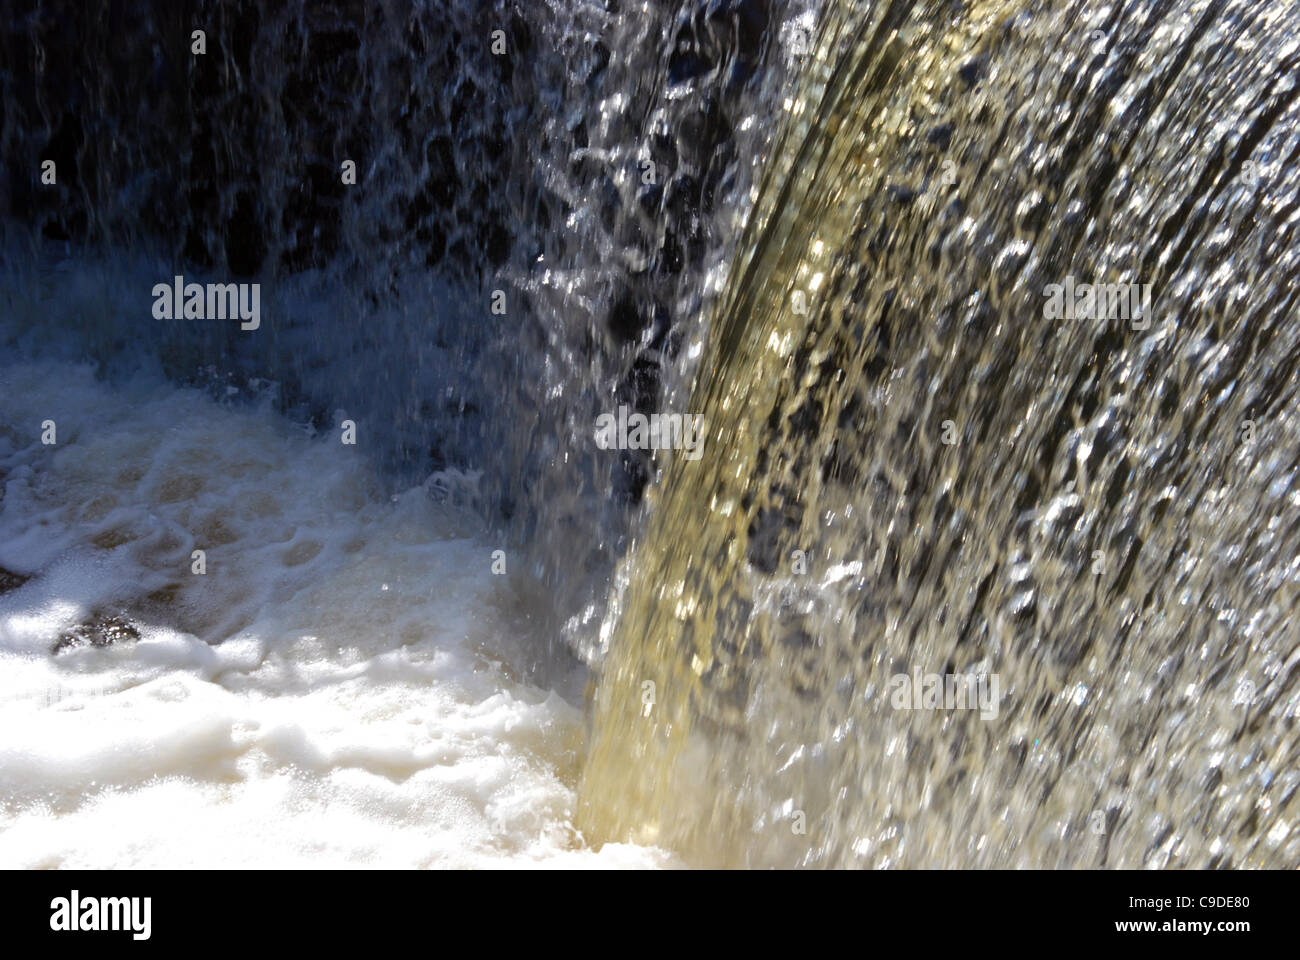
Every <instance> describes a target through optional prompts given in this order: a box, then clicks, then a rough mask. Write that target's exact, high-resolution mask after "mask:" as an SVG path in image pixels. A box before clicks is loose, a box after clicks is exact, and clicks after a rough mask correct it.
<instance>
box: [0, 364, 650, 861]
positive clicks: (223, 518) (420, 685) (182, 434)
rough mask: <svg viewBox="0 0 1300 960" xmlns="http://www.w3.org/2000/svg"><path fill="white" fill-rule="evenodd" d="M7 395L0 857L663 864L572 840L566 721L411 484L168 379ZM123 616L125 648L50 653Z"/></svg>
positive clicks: (491, 591)
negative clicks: (50, 423)
mask: <svg viewBox="0 0 1300 960" xmlns="http://www.w3.org/2000/svg"><path fill="white" fill-rule="evenodd" d="M0 395H3V396H4V397H5V403H4V405H3V408H2V409H0V481H2V482H3V485H4V486H3V491H4V499H3V501H0V566H3V567H6V568H8V569H10V570H12V571H16V572H19V573H24V574H32V575H34V578H33V579H32V580H30V581H29V582H27V583H26V584H24V585H23V586H21V587H19V588H17V589H16V590H13V591H11V592H9V593H7V594H4V595H0V730H3V731H4V733H3V736H2V738H0V866H3V867H15V866H17V867H83V868H98V867H169V866H183V867H191V866H193V867H231V866H259V867H281V866H283V867H302V866H320V867H323V866H355V865H363V866H374V867H407V866H411V867H428V866H478V865H516V866H527V865H560V866H667V865H672V863H673V861H672V860H671V859H670V858H669V857H668V856H667V855H665V854H664V853H662V852H661V851H658V850H653V849H646V848H639V847H630V846H620V845H606V846H605V847H603V848H602V849H601V850H600V851H598V852H596V851H592V850H590V849H588V848H586V847H585V846H584V845H583V844H582V842H581V838H579V837H578V836H576V834H575V831H574V829H573V826H572V814H573V811H574V807H575V798H574V789H573V788H574V778H575V776H576V769H577V763H578V758H579V755H580V750H581V736H582V720H581V715H580V712H579V710H578V709H576V708H575V707H573V706H571V705H570V704H569V703H567V702H565V700H563V699H562V698H561V697H560V696H558V695H557V694H555V693H553V692H548V691H544V690H540V689H537V688H534V687H532V686H530V685H528V684H527V683H524V682H520V681H518V680H517V679H514V677H516V676H517V675H518V674H517V672H516V671H514V670H512V668H511V664H510V660H511V656H512V651H515V650H516V648H515V646H514V644H515V643H516V642H517V641H518V638H516V637H512V636H510V635H509V634H508V631H507V630H506V628H505V627H504V626H503V622H504V619H505V618H504V617H502V616H500V615H499V614H498V613H497V612H496V611H497V609H498V599H499V595H500V592H501V591H503V590H506V589H508V580H507V578H505V577H494V576H492V575H491V572H490V564H491V552H492V550H493V549H495V546H494V545H491V544H485V543H483V542H481V541H480V540H478V539H476V538H475V537H473V536H470V535H468V528H467V527H466V526H465V524H464V522H463V520H462V519H461V518H457V517H456V516H454V515H452V514H450V513H449V512H447V511H446V510H444V509H442V508H439V507H438V506H437V505H436V504H435V503H433V501H432V500H431V498H430V497H429V496H428V494H427V492H426V491H425V490H424V489H415V490H411V491H407V492H406V493H403V494H401V495H399V496H396V497H388V496H385V495H384V493H383V491H382V488H381V485H380V483H379V482H378V481H377V479H376V478H375V476H374V475H373V474H372V473H371V472H370V471H369V470H368V468H367V466H366V464H365V462H364V459H363V456H362V455H361V452H360V451H358V450H357V449H356V448H353V447H348V446H344V445H342V444H340V443H339V442H338V439H337V436H336V435H333V434H329V435H326V436H322V437H316V438H311V439H309V438H307V437H306V436H305V435H304V434H302V433H301V432H299V431H295V430H294V429H293V427H292V425H290V424H287V423H285V422H284V421H283V420H281V419H279V418H277V417H276V416H275V415H274V414H272V413H271V412H269V411H267V410H261V411H254V410H248V409H233V408H227V407H223V406H221V405H219V404H217V403H215V402H214V401H212V400H211V399H209V398H207V397H206V396H205V395H203V394H202V393H200V392H198V391H193V390H184V389H177V388H175V387H173V386H169V385H167V384H164V383H161V382H148V381H147V380H145V381H141V382H138V383H136V384H134V385H131V386H129V387H113V388H110V387H107V386H105V385H104V384H102V383H100V382H97V381H96V380H95V379H94V378H93V377H92V376H91V374H90V372H89V371H88V370H86V369H82V368H77V367H73V366H70V365H68V364H63V363H38V362H27V363H17V364H10V365H8V366H4V367H0ZM49 419H52V420H54V421H55V422H56V425H57V430H58V435H57V436H58V443H57V445H55V446H44V445H42V444H41V443H40V433H41V423H42V421H45V420H49ZM362 436H364V433H363V434H362ZM194 549H203V550H205V551H206V553H207V571H208V572H207V574H206V575H203V576H198V575H195V574H193V573H191V551H192V550H194ZM115 611H121V612H123V613H125V614H126V615H127V616H129V617H130V618H131V619H132V621H133V622H134V623H135V624H136V625H137V626H138V628H139V631H140V639H139V640H138V641H128V642H122V643H118V644H115V645H113V646H109V647H80V648H77V649H72V650H66V651H64V652H62V653H59V654H58V655H52V654H51V653H50V650H51V647H52V645H53V643H54V642H55V641H56V640H57V638H58V637H59V636H60V634H61V633H62V632H63V631H66V630H68V629H70V628H72V627H74V626H75V625H77V624H78V623H82V622H85V621H86V620H87V619H88V618H92V617H93V616H95V615H97V614H100V615H102V614H104V613H105V612H115Z"/></svg>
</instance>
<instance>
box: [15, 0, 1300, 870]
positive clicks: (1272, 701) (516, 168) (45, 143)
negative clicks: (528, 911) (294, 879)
mask: <svg viewBox="0 0 1300 960" xmlns="http://www.w3.org/2000/svg"><path fill="white" fill-rule="evenodd" d="M132 12H133V13H134V14H136V15H134V16H132V15H129V14H128V11H127V9H126V7H125V6H124V7H122V8H119V7H117V6H115V5H106V6H105V8H104V9H103V11H102V12H100V13H97V14H91V15H85V14H75V15H74V14H70V13H69V10H68V5H67V4H63V3H32V4H28V5H27V6H26V7H24V9H22V10H19V11H15V15H14V16H13V17H12V18H11V20H10V22H9V23H8V24H7V25H6V27H5V30H6V33H5V35H4V38H3V42H4V50H5V53H6V57H5V62H6V64H7V65H6V66H4V67H3V69H2V70H0V79H2V80H3V84H4V92H5V95H6V96H5V103H6V109H5V113H4V115H3V117H2V118H0V145H2V146H3V153H4V163H5V167H4V177H5V181H4V184H3V186H4V194H5V202H6V208H5V210H4V214H5V235H4V244H3V248H2V250H3V256H4V275H3V280H4V297H5V300H4V303H5V316H4V317H3V318H0V343H2V344H3V353H2V354H0V385H2V387H3V398H4V399H3V403H2V404H0V481H2V482H3V485H4V486H3V494H4V496H3V500H2V501H0V531H2V532H3V536H2V537H0V569H2V570H3V571H4V573H3V574H0V644H2V645H3V647H4V648H5V651H6V653H5V656H4V661H3V672H2V673H0V678H2V679H0V683H2V684H3V685H4V689H5V697H4V701H3V704H4V705H3V708H2V709H3V710H4V711H5V714H6V716H5V719H6V721H7V722H6V724H5V729H6V730H7V731H8V733H6V735H5V739H4V741H3V744H0V817H2V818H3V819H2V820H0V829H3V833H0V862H4V863H13V864H22V865H31V866H49V865H117V864H127V863H134V864H149V865H168V864H172V863H183V864H187V865H191V864H192V865H212V864H227V863H236V864H263V865H283V864H315V863H327V864H332V863H367V864H381V865H444V864H484V863H494V862H496V863H513V864H518V863H546V864H577V865H584V864H592V865H601V864H608V865H617V864H626V865H672V864H679V863H684V864H688V865H724V866H855V865H860V866H904V867H917V866H925V867H940V866H947V867H960V866H998V867H1005V866H1017V867H1020V866H1036V867H1056V866H1096V865H1104V866H1156V867H1170V866H1177V867H1187V866H1190V867H1201V866H1214V867H1242V866H1261V865H1262V866H1290V867H1294V866H1297V865H1300V829H1298V828H1297V827H1296V822H1297V819H1300V799H1297V788H1298V787H1300V735H1298V734H1297V722H1298V721H1300V716H1298V715H1297V714H1298V711H1300V646H1297V643H1298V641H1297V636H1298V632H1297V627H1296V623H1297V620H1296V610H1295V606H1296V600H1295V597H1296V582H1297V576H1298V575H1300V559H1298V558H1297V552H1298V550H1297V548H1298V547H1300V530H1298V528H1297V520H1298V519H1300V514H1298V513H1297V510H1296V507H1297V506H1300V502H1298V498H1300V490H1298V489H1297V487H1296V471H1297V468H1298V467H1300V412H1298V410H1297V404H1296V393H1295V391H1296V388H1297V359H1298V358H1300V326H1297V324H1296V322H1295V313H1296V309H1295V308H1296V297H1297V293H1296V290H1297V281H1298V280H1300V245H1298V244H1297V242H1296V237H1295V236H1294V233H1295V229H1296V227H1295V224H1296V221H1297V210H1298V209H1300V167H1297V164H1296V160H1297V154H1298V153H1300V122H1298V119H1297V116H1296V112H1297V109H1300V107H1297V99H1298V98H1300V87H1297V83H1298V82H1300V8H1297V7H1295V6H1294V5H1285V4H1259V3H1254V2H1236V3H1233V2H1208V3H1206V2H1201V3H1187V2H1127V3H1116V4H1111V5H1101V4H1098V5H1089V4H1085V3H1046V4H1042V3H1014V2H1012V3H1008V2H987V3H981V2H971V3H965V4H949V3H924V2H923V3H904V2H892V3H891V2H877V3H855V2H849V0H844V2H836V0H826V2H824V3H817V2H788V3H786V2H778V0H709V2H704V0H700V2H678V3H672V2H664V3H659V2H649V3H645V4H640V5H637V6H633V5H628V4H614V3H604V4H602V3H596V2H583V0H551V2H545V3H543V2H538V3H527V4H523V3H520V4H513V3H509V2H504V0H498V2H494V3H484V4H476V3H455V2H447V3H397V4H387V3H386V4H376V5H373V6H372V5H366V4H359V3H343V2H339V3H326V4H314V3H313V4H302V5H296V4H290V5H284V6H283V7H279V6H277V7H276V8H274V9H271V8H265V9H264V8H263V7H261V6H259V5H256V4H251V3H249V4H246V3H226V4H217V3H199V4H195V5H192V6H185V5H175V6H173V5H165V6H163V5H160V6H159V7H158V8H157V9H144V10H137V11H132ZM196 26H202V27H203V28H205V31H206V42H207V51H206V53H204V54H201V55H199V54H194V53H193V52H192V47H191V43H192V38H191V31H192V29H194V28H195V27H196ZM497 31H500V33H497ZM494 44H496V45H497V48H496V50H494ZM47 159H52V160H54V161H55V162H56V164H57V167H58V170H59V178H58V182H57V184H42V183H41V180H40V174H41V166H40V161H42V160H47ZM344 160H353V161H354V162H355V163H356V167H357V170H358V176H357V182H356V183H355V184H350V185H349V184H346V183H345V182H344V180H343V179H342V178H341V177H340V175H339V169H340V165H341V164H342V162H343V161H344ZM182 273H183V274H185V276H186V277H187V279H191V278H192V279H195V280H197V281H199V282H205V281H222V282H224V281H231V280H248V281H257V282H260V284H261V288H262V291H263V307H262V315H263V316H262V325H261V328H260V329H259V330H257V331H252V332H241V331H240V329H239V325H238V324H237V323H229V322H224V321H221V322H214V321H210V320H204V321H197V320H193V319H190V320H174V321H172V320H164V321H159V320H156V319H153V315H152V314H151V312H150V307H151V298H150V291H151V289H152V288H153V286H154V284H156V283H158V282H169V281H170V280H171V278H172V277H173V276H174V275H177V274H182ZM1082 284H1122V285H1128V284H1136V285H1137V289H1138V290H1139V291H1141V290H1146V291H1147V294H1148V296H1149V302H1150V308H1149V310H1146V311H1144V313H1143V316H1142V317H1140V318H1135V317H1132V316H1129V315H1128V313H1127V312H1126V313H1125V315H1124V316H1123V317H1119V316H1101V317H1094V316H1091V315H1088V310H1087V309H1086V308H1082V309H1080V310H1079V311H1077V313H1082V314H1084V317H1083V318H1082V319H1074V317H1075V316H1076V311H1074V310H1071V311H1070V312H1069V313H1066V314H1063V313H1061V312H1059V311H1053V310H1052V309H1051V306H1050V304H1051V302H1052V299H1053V298H1052V295H1051V291H1052V290H1053V289H1054V286H1055V287H1066V288H1067V289H1070V290H1071V291H1072V290H1073V289H1075V287H1076V286H1077V285H1082ZM494 302H496V303H500V304H504V312H501V311H499V310H498V311H497V312H493V310H492V309H491V308H490V304H493V303H494ZM1125 302H1126V304H1127V301H1125ZM1134 302H1135V303H1139V302H1141V297H1140V295H1139V296H1136V297H1135V299H1134ZM1117 304H1118V301H1115V303H1114V304H1112V306H1115V305H1117ZM1072 306H1073V304H1072ZM619 406H626V407H628V408H630V409H632V410H634V411H640V412H643V413H651V412H663V413H668V412H675V413H697V414H700V415H702V417H703V421H702V422H703V424H704V429H705V432H704V446H703V448H702V456H700V457H699V458H698V459H690V458H687V457H686V456H683V455H682V454H681V453H680V452H668V451H661V452H659V453H655V454H651V453H648V452H646V451H637V450H621V451H610V450H601V449H598V447H597V445H596V443H595V442H594V439H593V437H594V433H595V425H596V421H597V418H598V417H599V416H600V415H601V414H602V413H606V412H611V411H615V410H617V409H618V407H619ZM46 421H54V423H55V424H57V430H58V439H57V442H55V443H53V444H50V443H45V442H42V431H43V430H44V424H45V422H46ZM346 422H353V423H355V424H356V426H357V430H358V437H359V440H358V443H357V444H356V445H355V446H348V445H342V444H340V443H339V432H340V428H341V425H342V424H344V423H346ZM196 548H203V549H205V550H206V551H207V564H208V569H207V572H206V573H204V574H203V575H201V576H200V575H196V574H194V573H193V572H192V567H191V563H192V560H191V557H192V551H193V550H194V549H196ZM497 551H502V552H501V553H497ZM500 561H504V563H505V564H506V567H505V569H506V571H507V572H506V573H505V575H498V574H500V572H501V567H500V565H499V562H500ZM579 660H580V661H582V662H581V663H580V662H579ZM589 675H590V682H588V676H589ZM931 675H938V676H941V677H942V676H948V677H953V676H970V677H978V678H980V683H983V684H987V683H989V682H992V683H993V684H994V686H993V687H992V689H994V690H995V691H997V695H996V696H995V698H994V700H995V702H994V703H992V704H991V705H990V704H985V706H986V707H989V706H991V709H983V710H971V709H959V708H954V707H952V706H951V705H944V704H920V703H918V704H915V705H912V706H907V705H904V706H900V703H899V701H898V699H897V698H896V697H895V696H894V695H893V693H892V690H893V687H894V685H895V684H896V682H897V679H898V678H899V677H904V678H910V677H913V676H916V677H923V676H931ZM986 689H987V688H986ZM914 707H917V708H914ZM584 713H585V716H584Z"/></svg>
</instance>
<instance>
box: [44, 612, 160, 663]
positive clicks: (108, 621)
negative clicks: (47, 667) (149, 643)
mask: <svg viewBox="0 0 1300 960" xmlns="http://www.w3.org/2000/svg"><path fill="white" fill-rule="evenodd" d="M139 639H140V631H139V630H137V629H136V628H135V625H134V624H133V623H131V621H130V620H127V619H126V618H124V617H120V616H115V615H102V614H101V615H98V616H96V617H94V618H93V619H91V620H90V621H88V622H86V623H82V624H78V625H77V626H75V627H73V628H72V629H71V630H68V631H66V632H65V633H63V634H62V635H61V636H60V637H59V639H58V641H57V642H56V643H55V644H54V648H53V649H52V650H51V651H50V652H51V653H56V654H57V653H62V652H63V651H65V650H75V649H76V648H77V647H84V646H87V645H89V646H92V647H107V646H111V645H112V644H115V643H121V642H123V641H125V640H139Z"/></svg>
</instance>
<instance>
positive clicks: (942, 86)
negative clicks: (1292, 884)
mask: <svg viewBox="0 0 1300 960" xmlns="http://www.w3.org/2000/svg"><path fill="white" fill-rule="evenodd" d="M1298 25H1300V8H1297V7H1296V6H1295V5H1292V4H1258V3H1231V2H1225V3H1194V4H1187V3H1176V2H1175V3H1150V2H1130V3H1120V4H1116V5H1112V6H1108V7H1107V6H1096V7H1090V6H1088V5H1086V4H1074V3H1046V4H1038V3H1025V4H1016V3H992V2H990V3H972V4H966V5H960V6H956V5H950V4H938V3H915V4H912V3H879V4H871V5H865V4H857V3H840V4H834V3H833V4H829V5H828V9H826V10H824V11H823V14H822V20H821V25H820V31H819V39H818V42H817V44H816V49H815V53H814V54H813V55H811V56H810V58H809V61H808V63H807V64H806V66H805V74H804V79H803V85H802V87H801V93H800V95H799V96H797V97H794V98H792V99H791V100H790V101H788V102H787V103H786V105H785V115H784V117H783V118H781V122H782V123H783V125H784V129H785V134H784V137H783V138H782V139H781V140H780V141H779V142H778V145H777V147H776V149H775V150H774V152H773V154H772V156H771V157H770V158H768V159H767V161H766V165H765V170H766V173H765V177H764V179H763V181H762V184H761V189H760V190H759V192H758V196H757V202H756V205H755V208H754V211H753V213H752V215H751V217H750V220H749V224H748V228H747V231H746V234H745V237H744V239H743V241H742V243H741V255H740V257H739V258H738V260H737V262H736V263H735V264H734V266H733V268H732V270H731V273H730V276H729V279H728V283H727V286H726V290H725V293H724V295H723V296H722V297H721V299H720V301H719V304H718V306H717V308H716V310H715V311H714V313H713V317H712V321H711V323H712V329H711V333H710V340H709V344H708V348H707V350H706V352H705V355H704V359H703V363H702V365H701V367H700V369H699V373H698V376H697V378H696V383H695V387H694V391H693V394H692V398H691V401H690V404H691V406H690V409H691V410H692V411H694V412H699V413H702V414H703V416H704V418H705V422H706V424H707V431H708V432H707V440H706V444H705V448H704V456H703V457H702V458H701V459H700V460H699V461H698V462H691V461H688V460H686V459H685V458H684V457H680V456H679V457H677V458H675V459H673V460H671V461H670V462H669V463H668V465H667V469H666V470H665V471H664V474H663V476H662V479H661V481H660V483H659V484H658V486H657V487H656V488H655V489H653V490H652V492H651V507H650V511H651V512H650V517H649V521H648V526H647V528H646V530H645V532H644V535H643V536H642V537H641V538H640V539H639V541H638V542H637V543H636V545H635V546H634V548H633V549H632V551H631V552H630V554H629V556H628V558H627V559H626V560H625V562H624V564H623V567H622V569H621V571H620V574H619V577H618V583H617V586H616V592H615V597H614V599H613V601H612V603H611V611H610V614H609V615H608V617H607V618H606V622H605V626H604V632H603V635H602V641H603V646H604V649H605V660H604V665H603V671H602V675H601V679H600V682H599V686H598V689H597V691H596V693H595V700H594V704H593V720H592V734H591V736H592V743H591V747H590V751H589V757H588V761H587V766H586V770H585V773H584V779H583V783H582V788H581V792H580V796H581V802H582V809H581V811H580V823H579V826H580V827H581V828H583V829H584V830H585V831H586V832H587V835H588V839H590V840H601V839H609V840H623V839H634V840H638V841H640V842H652V843H657V844H662V845H664V846H667V847H668V848H670V849H673V850H676V851H679V852H681V853H682V854H683V855H684V856H685V857H686V858H687V859H688V861H690V862H694V863H698V864H707V865H725V866H740V865H749V866H794V865H817V866H847V865H863V866H911V867H937V866H1003V867H1010V866H1015V867H1027V866H1033V867H1058V866H1096V865H1105V866H1115V867H1119V866H1123V867H1136V866H1186V867H1201V866H1252V865H1267V866H1295V865H1296V864H1297V863H1300V829H1297V827H1296V820H1297V818H1298V817H1300V800H1297V795H1296V790H1297V786H1300V736H1298V735H1297V729H1296V724H1297V709H1298V706H1300V699H1298V697H1297V692H1298V686H1297V684H1298V678H1300V647H1297V632H1296V628H1295V622H1296V621H1295V619H1294V617H1295V614H1296V578H1297V571H1298V570H1300V561H1298V559H1297V547H1298V546H1300V538H1298V537H1297V532H1298V527H1297V520H1298V519H1300V514H1298V513H1297V509H1296V508H1297V506H1300V491H1298V490H1297V489H1296V485H1295V484H1296V475H1295V471H1296V469H1297V464H1298V456H1297V454H1298V452H1300V444H1298V442H1297V441H1298V440H1300V434H1298V432H1297V431H1298V429H1300V417H1298V416H1297V409H1296V404H1295V389H1296V360H1297V357H1298V356H1300V328H1298V327H1297V323H1296V311H1295V299H1296V296H1297V283H1296V282H1297V278H1298V270H1297V256H1298V254H1297V251H1298V249H1300V248H1298V247H1297V245H1296V237H1295V230H1296V226H1295V224H1296V218H1297V213H1296V211H1297V209H1298V200H1300V196H1298V192H1297V186H1298V185H1300V172H1298V171H1297V168H1296V155H1297V149H1298V145H1300V140H1298V138H1297V130H1300V124H1297V122H1296V110H1297V106H1296V97H1297V86H1296V84H1297V67H1298V65H1300V40H1298V39H1297V29H1296V28H1297V26H1298ZM1067 278H1071V281H1070V282H1074V283H1080V284H1082V283H1107V284H1129V283H1136V284H1150V285H1151V289H1152V290H1153V293H1154V295H1153V310H1152V311H1151V312H1152V314H1153V317H1152V318H1148V320H1149V322H1146V321H1133V320H1131V319H1129V320H1125V319H1105V318H1102V319H1100V320H1092V319H1087V320H1063V319H1047V315H1046V313H1045V309H1044V306H1045V303H1046V302H1047V300H1048V296H1047V292H1048V291H1047V287H1048V285H1049V284H1064V283H1065V282H1066V281H1067ZM805 306H806V309H804V307H805ZM913 671H920V672H921V673H923V674H941V675H942V674H966V673H974V674H979V675H982V676H987V675H995V676H996V677H998V678H999V680H1000V687H1001V702H1000V705H999V709H998V710H997V711H996V715H995V716H988V715H985V714H981V713H980V712H979V711H974V710H943V709H922V710H902V709H898V708H897V707H896V706H895V705H894V704H893V703H892V702H891V698H890V696H889V694H888V685H889V683H890V678H891V677H893V676H895V675H897V674H910V673H911V672H913Z"/></svg>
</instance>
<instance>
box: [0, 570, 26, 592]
mask: <svg viewBox="0 0 1300 960" xmlns="http://www.w3.org/2000/svg"><path fill="white" fill-rule="evenodd" d="M30 579H31V577H28V576H24V575H23V574H21V573H14V572H13V571H12V570H6V569H5V568H4V567H0V594H3V593H8V592H9V591H10V590H17V589H18V588H19V587H21V586H22V585H23V584H24V583H26V582H27V581H28V580H30Z"/></svg>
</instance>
